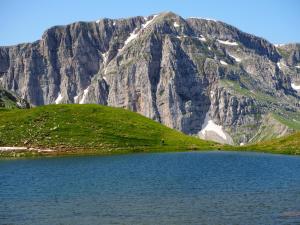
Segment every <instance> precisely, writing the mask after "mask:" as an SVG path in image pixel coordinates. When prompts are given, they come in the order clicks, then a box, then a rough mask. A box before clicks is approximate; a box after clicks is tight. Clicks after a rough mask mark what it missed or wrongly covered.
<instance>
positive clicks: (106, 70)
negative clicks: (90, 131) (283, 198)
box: [0, 12, 300, 144]
mask: <svg viewBox="0 0 300 225" xmlns="http://www.w3.org/2000/svg"><path fill="white" fill-rule="evenodd" d="M298 53H299V52H298ZM298 53H297V51H296V52H293V53H290V54H291V55H292V56H289V57H287V58H286V59H285V58H284V57H283V53H282V51H280V50H279V49H278V47H276V46H274V45H272V44H271V43H269V42H268V41H266V40H264V39H262V38H258V37H255V36H253V35H250V34H247V33H244V32H242V31H240V30H238V29H237V28H234V27H232V26H230V25H228V24H225V23H222V22H219V21H212V20H206V19H197V18H189V19H183V18H181V17H180V16H178V15H176V14H174V13H171V12H167V13H161V14H159V15H152V16H148V17H134V18H129V19H119V20H111V19H102V20H99V21H96V22H77V23H73V24H70V25H66V26H56V27H52V28H50V29H48V30H47V31H46V32H45V33H44V34H43V36H42V38H41V40H38V41H36V42H34V43H29V44H20V45H17V46H10V47H0V85H1V86H2V87H3V88H5V89H7V90H10V91H14V92H16V93H17V94H19V95H20V96H21V97H23V98H24V99H26V100H27V101H28V102H30V103H31V104H32V105H36V106H37V105H44V104H55V103H56V104H59V103H79V104H84V103H97V104H104V105H110V106H115V107H122V108H126V109H129V110H132V111H136V112H138V113H141V114H142V115H144V116H147V117H149V118H152V119H154V120H156V121H159V122H160V123H162V124H165V125H167V126H169V127H171V128H174V129H177V130H180V131H182V132H184V133H186V134H190V135H196V136H200V137H205V138H207V139H213V140H217V141H219V142H223V143H230V144H240V143H247V142H249V141H251V138H252V137H253V136H254V135H255V134H256V133H257V132H258V130H259V129H260V127H261V126H262V124H263V122H262V121H263V120H262V116H263V115H266V114H268V113H270V112H272V113H277V114H280V115H284V114H285V112H286V111H288V112H292V113H295V114H297V113H299V98H300V97H299V95H298V93H297V91H295V90H294V88H293V87H292V82H291V79H294V78H291V76H290V75H289V72H288V71H287V69H288V68H290V67H295V65H296V64H297V63H298V62H299V60H298V58H299V57H298V55H297V54H298ZM297 57H298V58H297ZM283 60H287V62H288V63H289V64H288V63H286V64H287V65H286V67H288V68H284V66H282V65H281V63H283V62H284V61H283ZM296 69H297V68H296ZM295 74H299V70H298V69H297V70H295ZM205 122H207V124H206V123H205ZM205 124H206V125H207V126H206V127H205ZM217 128H218V129H219V130H218V131H217V130H214V129H217ZM204 130H205V132H206V131H207V132H206V133H205V135H204V134H203V132H204ZM201 131H202V133H201ZM225 136H226V137H228V138H224V137H225Z"/></svg>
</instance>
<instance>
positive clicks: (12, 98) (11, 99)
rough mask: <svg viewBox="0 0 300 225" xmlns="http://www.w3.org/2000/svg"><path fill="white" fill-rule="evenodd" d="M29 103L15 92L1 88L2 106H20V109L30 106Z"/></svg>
mask: <svg viewBox="0 0 300 225" xmlns="http://www.w3.org/2000/svg"><path fill="white" fill-rule="evenodd" d="M29 107H30V105H29V103H28V102H27V101H26V100H24V99H22V98H20V97H18V96H16V95H15V94H13V93H11V92H9V91H6V90H3V89H0V108H11V109H12V108H19V109H26V108H29Z"/></svg>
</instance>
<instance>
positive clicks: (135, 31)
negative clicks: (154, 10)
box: [119, 15, 157, 52]
mask: <svg viewBox="0 0 300 225" xmlns="http://www.w3.org/2000/svg"><path fill="white" fill-rule="evenodd" d="M155 17H157V15H154V16H153V18H152V19H151V20H149V21H147V22H146V23H144V24H142V28H141V29H140V30H139V28H135V29H134V30H133V32H132V33H130V35H129V37H128V38H127V39H126V41H125V42H124V46H123V47H122V48H121V49H119V52H120V51H122V50H123V49H124V48H125V46H126V45H127V44H128V43H129V42H131V41H132V40H134V39H136V38H137V37H138V35H139V34H140V32H141V30H144V29H145V28H146V27H147V26H149V24H150V23H151V22H152V21H153V20H154V19H155Z"/></svg>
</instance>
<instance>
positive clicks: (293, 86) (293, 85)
mask: <svg viewBox="0 0 300 225" xmlns="http://www.w3.org/2000/svg"><path fill="white" fill-rule="evenodd" d="M291 86H292V88H293V89H294V90H296V91H299V90H300V85H296V84H295V83H291Z"/></svg>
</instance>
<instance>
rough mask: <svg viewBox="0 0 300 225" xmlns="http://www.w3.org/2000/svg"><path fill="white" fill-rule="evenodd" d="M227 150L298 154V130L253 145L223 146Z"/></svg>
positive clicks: (299, 151)
mask: <svg viewBox="0 0 300 225" xmlns="http://www.w3.org/2000/svg"><path fill="white" fill-rule="evenodd" d="M225 148H226V149H228V150H236V151H255V152H266V153H278V154H290V155H300V132H296V133H293V134H291V135H288V136H285V137H281V138H276V139H272V140H269V141H264V142H260V143H257V144H253V145H247V146H242V147H233V148H232V147H231V148H228V147H225Z"/></svg>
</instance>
